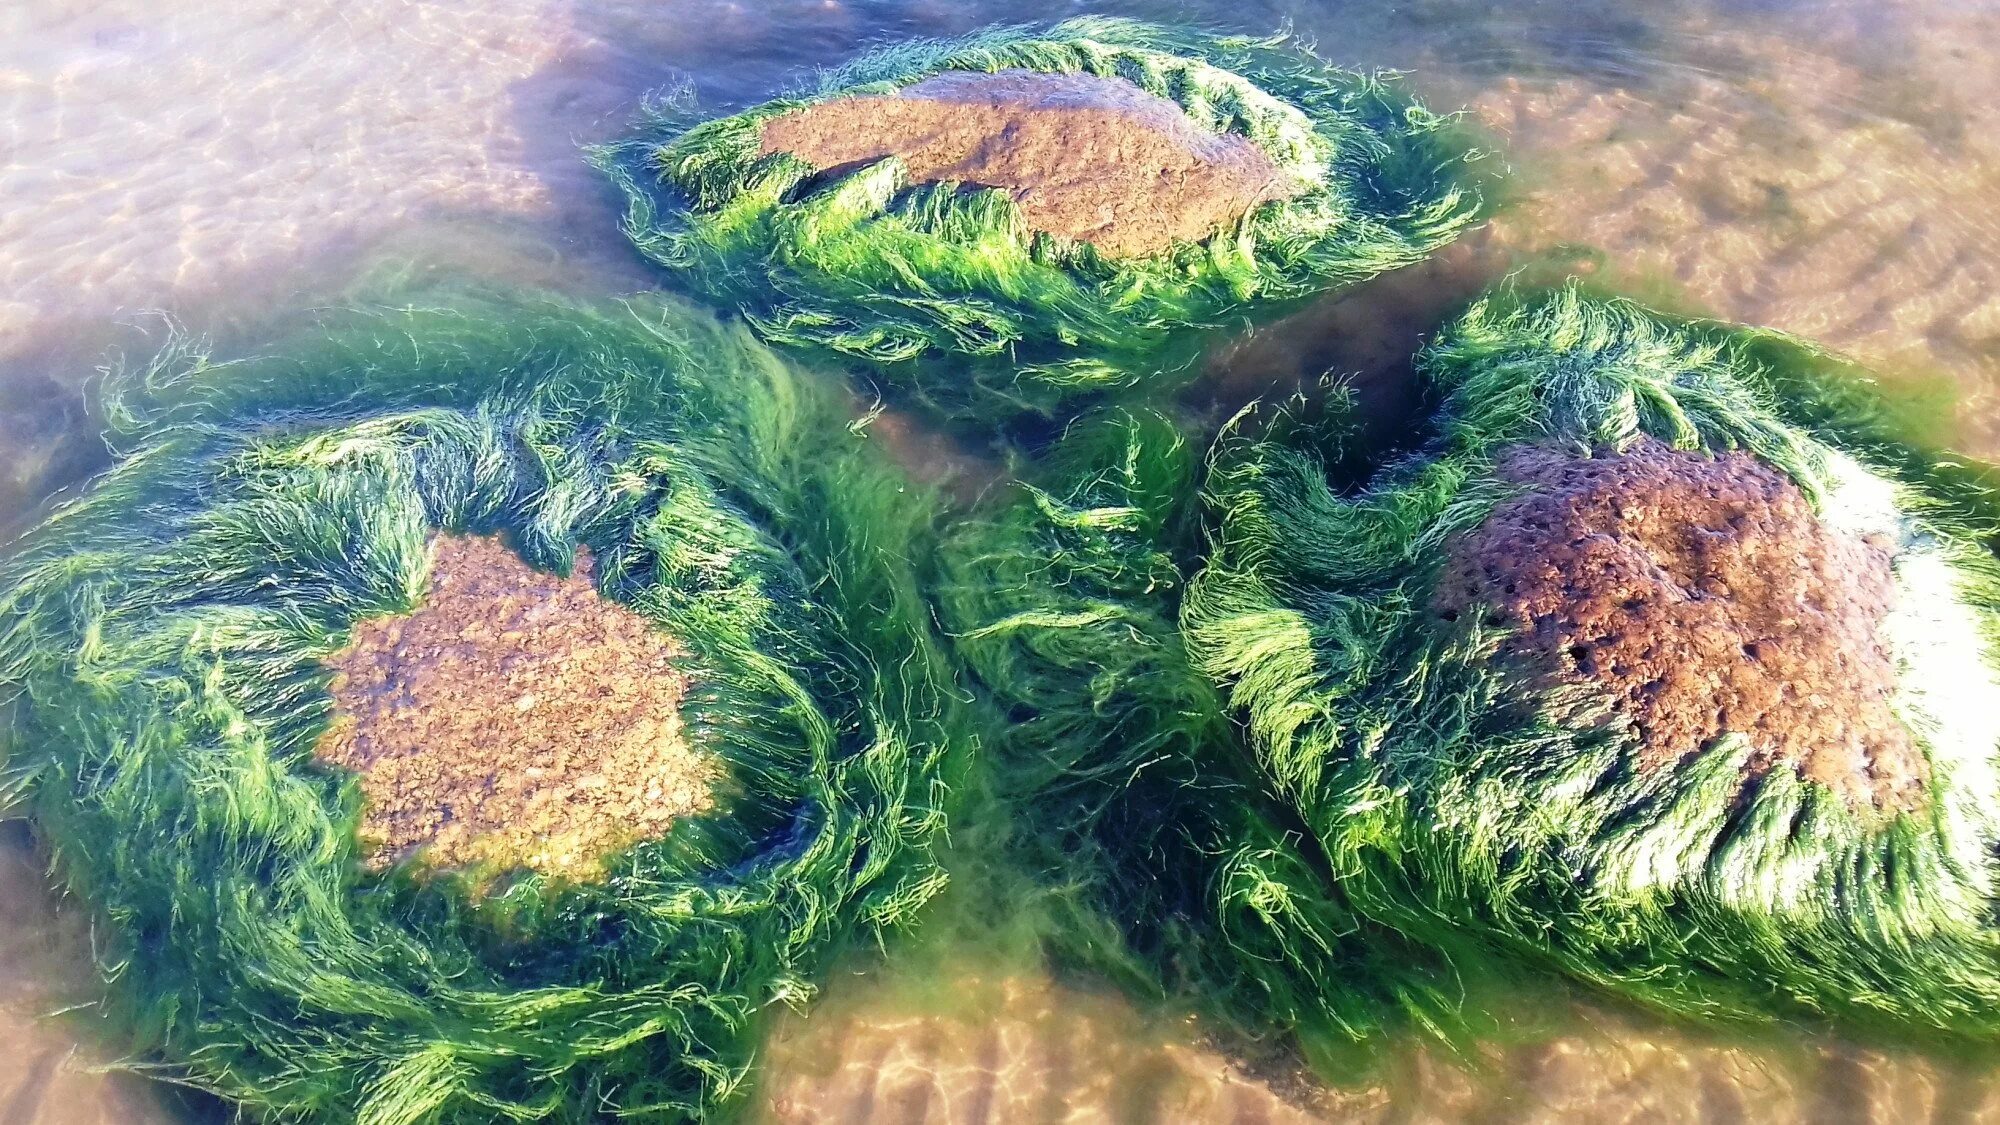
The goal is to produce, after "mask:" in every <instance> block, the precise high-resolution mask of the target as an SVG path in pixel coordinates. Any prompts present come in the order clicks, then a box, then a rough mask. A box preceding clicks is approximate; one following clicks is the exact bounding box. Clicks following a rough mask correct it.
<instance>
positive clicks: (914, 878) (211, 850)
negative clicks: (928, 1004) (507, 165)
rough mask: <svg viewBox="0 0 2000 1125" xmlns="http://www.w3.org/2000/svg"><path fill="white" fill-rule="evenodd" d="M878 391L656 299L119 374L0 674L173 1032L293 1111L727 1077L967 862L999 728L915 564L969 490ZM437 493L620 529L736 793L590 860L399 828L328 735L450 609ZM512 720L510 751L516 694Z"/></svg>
mask: <svg viewBox="0 0 2000 1125" xmlns="http://www.w3.org/2000/svg"><path fill="white" fill-rule="evenodd" d="M843 401H844V399H843V398H841V397H839V396H835V395H833V394H832V393H830V392H828V391H827V390H825V389H823V388H820V387H817V386H815V385H813V384H811V383H808V382H805V381H802V380H801V378H800V377H799V376H798V375H797V374H796V373H794V372H793V371H792V370H791V369H789V368H788V367H786V366H785V365H784V364H782V363H781V362H780V361H779V360H777V359H776V358H775V357H774V356H772V355H771V353H769V352H768V351H766V350H765V349H763V348H762V347H761V345H758V344H756V343H755V342H754V341H753V340H751V339H749V338H748V337H747V335H746V334H745V333H744V332H743V331H742V330H741V329H730V328H724V327H722V326H720V325H718V324H717V323H715V322H714V321H712V320H710V319H709V318H707V316H706V315H705V314H699V313H693V312H690V311H686V310H684V309H682V308H680V307H678V306H676V305H673V304H668V303H662V302H658V301H650V300H648V301H637V302H633V303H631V304H629V305H626V306H619V307H613V308H608V309H584V308H574V307H568V306H560V305H555V304H539V303H534V302H515V301H499V302H492V303H489V304H487V305H483V306H480V307H476V308H473V309H471V310H469V311H461V312H440V311H425V310H408V311H399V312H384V313H379V314H353V315H351V316H344V317H341V318H338V319H337V320H336V322H335V323H334V324H332V325H331V326H330V327H328V328H327V329H326V331H325V332H324V334H315V335H314V336H312V337H311V338H310V339H306V340H304V341H302V342H301V343H300V344H299V346H298V347H297V348H295V349H293V350H288V351H286V352H284V353H282V354H278V355H274V356H270V357H252V358H246V359H240V360H235V361H230V362H213V361H211V360H209V359H208V358H206V357H205V356H204V355H202V354H201V353H200V352H199V351H198V350H196V349H194V348H193V347H191V346H189V345H186V344H183V345H181V346H180V347H178V348H177V349H170V350H169V352H168V353H166V354H164V355H163V356H161V357H160V358H159V359H158V360H157V361H155V362H153V363H152V364H150V365H146V366H141V367H139V368H136V369H133V370H129V371H127V372H125V373H123V374H121V375H119V376H116V377H114V378H113V379H112V380H111V381H110V382H109V384H108V385H107V387H106V393H105V399H104V402H105V416H106V418H107V421H108V425H109V427H110V432H111V437H112V440H113V442H114V444H115V445H116V446H117V450H118V453H119V459H118V462H117V464H116V466H115V467H114V468H112V469H110V470H109V471H107V472H106V473H104V474H103V475H102V476H101V477H100V478H99V479H97V480H96V481H95V482H94V483H93V484H92V485H91V486H90V488H89V489H88V490H87V491H86V492H84V493H83V494H82V495H80V496H79V497H77V498H75V499H74V500H72V501H70V502H69V503H67V504H66V505H64V506H62V507H61V508H60V509H59V510H58V511H57V512H56V513H55V514H54V515H53V516H52V517H51V518H50V520H49V521H48V522H47V524H46V525H45V526H43V527H41V528H40V529H39V530H37V531H35V532H34V533H33V534H31V535H30V536H29V537H28V538H27V539H26V540H25V541H24V542H23V543H22V544H21V545H20V547H19V550H18V552H17V553H16V555H15V556H14V557H13V558H12V559H11V560H10V561H9V562H8V563H7V564H6V567H5V572H4V585H0V590H4V593H0V623H4V624H0V691H4V693H5V702H6V704H7V710H6V717H7V723H6V726H5V728H4V730H5V734H4V737H5V741H6V743H7V744H8V745H9V747H10V749H11V756H10V759H9V762H8V777H9V779H10V785H11V787H12V789H13V790H14V792H15V793H16V794H17V795H18V796H19V797H20V799H21V801H22V803H23V805H24V807H25V808H26V810H27V811H28V812H29V813H31V814H32V816H33V818H34V822H35V824H36V825H37V829H38V832H39V834H40V837H41V839H42V840H44V841H45V843H46V845H47V848H48V850H49V852H50V854H51V857H52V861H53V865H54V869H55V871H56V872H57V874H58V875H59V876H60V878H61V879H62V880H63V882H64V883H65V884H66V885H67V886H69V887H70V888H72V889H73V890H74V891H75V892H76V893H78V894H79V895H80V896H82V897H83V898H84V899H86V900H87V901H89V902H90V903H92V904H94V906H95V907H96V908H97V910H98V911H99V912H100V913H101V917H102V923H101V925H100V926H99V928H98V931H97V933H98V939H99V941H100V942H101V943H102V944H101V946H100V948H99V949H98V950H97V956H98V960H99V963H100V965H101V966H102V969H103V971H104V974H105V976H106V978H107V979H108V981H109V983H110V985H111V986H112V987H111V988H110V990H109V992H110V996H111V1003H112V1005H113V1010H114V1011H115V1012H116V1013H117V1015H118V1016H119V1017H120V1018H121V1019H122V1020H123V1021H125V1023H126V1024H127V1025H128V1026H130V1027H131V1028H132V1029H133V1030H134V1032H135V1039H136V1045H137V1050H138V1051H139V1052H140V1054H141V1056H142V1057H150V1058H153V1059H156V1060H157V1072H158V1073H161V1074H163V1075H166V1076H169V1077H172V1078H174V1079H176V1080H179V1081H184V1082H187V1083H190V1084H193V1085H195V1086H199V1087H202V1088H206V1089H210V1090H214V1091H216V1092H218V1093H220V1094H222V1095H224V1096H227V1097H229V1098H232V1099H235V1100H237V1101H239V1102H240V1103H242V1104H243V1105H244V1106H246V1107H248V1109H249V1110H250V1111H251V1112H252V1113H254V1114H256V1115H258V1116H260V1117H263V1118H269V1119H273V1120H343V1121H361V1122H369V1123H375V1125H389V1123H397V1125H405V1123H417V1122H474V1121H477V1122H492V1121H530V1120H534V1121H576V1122H581V1121H601V1120H607V1119H610V1118H625V1117H632V1118H640V1119H646V1120H665V1119H684V1118H694V1117H706V1116H710V1115H712V1114H713V1113H714V1112H716V1111H717V1110H718V1109H719V1108H721V1107H723V1106H725V1105H727V1104H729V1103H730V1101H731V1099H732V1097H733V1096H734V1095H735V1094H736V1093H737V1092H738V1091H739V1088H740V1084H741V1083H742V1081H743V1079H744V1077H745V1074H746V1072H747V1068H748V1064H749V1059H750V1051H751V1047H752V1045H753V1032H754V1031H755V1030H756V1026H757V1024H758V1023H759V1021H760V1019H761V1017H762V1014H763V1013H765V1012H766V1011H768V1010H769V1009H771V1008H772V1007H773V1006H774V1005H778V1004H799V1003H802V1002H803V1001H804V1000H806V999H807V998H809V997H810V996H811V995H812V994H813V992H814V989H815V974H816V973H817V972H818V971H819V969H820V968H821V967H822V965H823V964H824V963H825V961H826V959H827V958H828V957H829V956H830V955H831V954H832V953H833V952H835V951H836V950H837V949H838V948H840V947H841V946H842V945H843V943H845V942H847V941H850V940H854V939H864V938H868V937H870V936H871V935H877V934H881V933H883V932H886V931H888V930H891V929H893V928H896V927H899V926H902V925H905V924H906V923H908V922H909V921H910V920H911V919H912V918H913V916H914V914H915V912H916V911H917V910H918V908H919V907H920V906H921V905H922V904H923V903H925V901H926V900H927V899H929V898H931V897H932V896H933V895H934V893H935V892H936V891H937V890H938V889H939V887H940V886H941V884H942V881H943V878H944V877H943V875H942V873H941V871H940V868H939V866H938V864H937V862H936V857H935V849H936V846H937V845H938V844H939V843H940V842H941V839H942V835H943V830H944V827H945V809H946V801H947V797H948V796H949V788H950V786H951V785H952V784H953V783H954V782H953V779H954V776H955V773H954V771H956V770H957V769H959V768H960V767H961V766H962V761H961V759H960V758H959V757H958V755H960V754H961V753H962V752H963V751H964V750H965V749H966V748H967V747H968V741H967V738H968V734H967V730H968V728H966V727H965V726H964V725H963V722H962V717H961V716H962V708H961V706H960V703H959V697H958V694H957V693H956V691H955V690H954V689H953V688H952V686H951V684H950V682H949V679H950V673H949V670H948V666H947V664H946V663H945V661H944V658H943V656H942V655H941V652H940V649H939V647H938V645H937V643H936V641H935V638H934V636H933V634H932V633H931V631H930V615H929V610H928V608H927V606H926V604H925V602H924V600H923V598H922V597H921V594H920V590H919V583H918V577H917V571H916V564H915V563H913V561H912V560H913V559H917V558H921V557H922V552H923V551H924V544H925V542H926V541H927V539H928V537H929V535H930V533H931V521H932V519H933V517H934V511H933V508H932V503H931V501H930V499H929V498H928V495H927V494H926V493H924V492H923V491H922V490H920V489H917V488H916V487H914V486H913V485H911V484H910V482H908V480H907V479H906V478H905V477H904V476H903V475H902V474H901V473H900V472H898V471H896V470H894V469H893V468H891V467H890V466H888V465H887V464H886V463H884V462H883V461H882V460H881V459H880V458H879V456H878V455H877V453H876V451H874V450H872V449H871V448H869V446H868V444H867V442H866V441H865V440H864V439H862V438H860V437H857V436H856V435H855V434H854V433H852V432H851V431H850V430H849V428H848V427H847V426H846V425H844V422H845V421H846V417H845V413H844V411H843V409H842V403H843ZM439 533H452V534H458V533H465V534H478V535H490V534H497V535H499V536H501V537H502V540H503V541H504V542H506V543H507V544H509V545H510V546H511V547H512V548H513V550H514V551H516V552H518V553H519V555H520V556H521V558H522V559H524V560H526V561H527V562H528V563H531V564H533V565H534V566H536V567H539V568H542V569H544V570H549V571H554V572H558V573H569V572H570V571H571V569H572V567H576V566H578V561H579V555H580V552H581V551H582V550H583V549H585V548H587V549H588V550H589V551H590V555H591V560H592V565H591V567H590V569H589V571H587V572H586V571H583V570H579V571H578V573H590V574H591V575H592V576H593V577H594V579H595V581H596V587H597V590H598V592H599V593H601V594H602V595H603V596H604V597H605V598H607V599H609V600H610V601H612V602H615V603H619V604H622V605H623V606H624V607H626V608H628V609H629V610H630V611H632V612H634V613H637V614H639V615H641V616H642V617H643V618H645V619H646V620H647V621H648V622H650V623H651V624H653V625H656V626H657V627H658V628H659V630H661V631H662V632H663V633H664V635H666V636H667V637H670V638H672V639H673V641H674V643H675V645H676V646H677V651H676V656H675V660H676V661H677V666H678V667H679V669H680V671H681V672H682V673H683V674H685V676H686V677H687V680H688V684H689V686H688V688H687V691H686V695H685V697H684V698H683V699H682V700H681V703H680V707H681V711H680V719H681V722H682V724H683V733H684V737H685V738H686V739H687V740H688V741H689V742H690V743H691V744H693V745H694V746H695V747H696V748H698V749H700V750H702V751H704V752H705V753H708V754H711V755H713V756H714V757H715V758H717V759H719V761H720V763H721V772H722V775H723V776H722V778H721V780H720V781H718V782H717V784H716V789H715V797H714V806H713V808H712V809H711V810H710V811H708V812H707V813H705V814H703V815H698V816H690V817H686V818H683V819H680V820H678V821H676V822H675V823H674V824H673V825H672V827H671V829H669V830H668V831H666V832H665V834H664V835H660V836H658V837H657V838H653V839H647V840H642V841H640V842H637V843H635V844H632V845H631V846H629V847H627V848H625V849H624V850H623V851H620V852H618V853H617V854H615V855H613V856H611V857H610V858H609V859H608V860H607V861H606V863H605V866H604V869H603V872H602V875H601V877H599V878H595V879H566V878H560V877H554V876H550V875H547V874H544V873H542V872H540V871H538V870H534V869H529V868H521V869H516V870H501V869H486V870H469V871H456V870H450V869H431V868H426V867H424V866H423V865H422V864H421V863H417V862H411V863H405V864H401V865H399V866H396V867H392V868H391V869H389V870H387V871H386V872H379V873H378V872H376V871H372V870H370V869H369V867H368V866H367V865H365V864H364V863H363V858H364V857H363V853H362V849H361V846H360V845H359V843H358V842H357V839H356V825H357V822H358V821H359V819H360V816H361V813H362V809H361V792H360V787H359V785H358V783H357V780H356V778H355V777H354V776H352V775H350V774H348V773H346V772H345V771H342V770H339V769H335V768H332V767H329V766H326V765H323V764H320V763H319V762H317V761H316V760H315V759H314V756H313V750H314V747H315V745H316V743H317V741H318V740H319V739H320V738H321V737H322V735H323V733H324V732H325V731H326V730H327V728H328V724H329V721H330V717H331V711H332V703H331V699H330V694H329V680H330V676H331V673H330V671H329V668H328V665H327V661H328V659H329V657H330V656H331V655H332V654H334V653H335V652H337V651H339V650H341V649H342V647H343V646H344V645H346V644H347V643H348V640H349V638H350V637H351V636H352V635H353V634H354V633H355V632H356V630H357V626H358V623H360V622H363V621H368V620H377V619H380V618H381V617H382V616H383V615H394V614H402V613H408V612H410V611H412V610H413V609H416V608H417V603H418V602H419V600H420V599H421V597H422V595H423V593H424V591H425V588H426V579H427V570H428V569H429V565H430V563H429V559H430V552H429V549H428V547H427V545H428V544H430V543H431V542H432V540H433V537H434V536H435V535H437V534H439ZM490 750H491V754H492V757H493V761H494V763H495V769H496V777H502V778H504V775H505V771H506V767H507V764H508V763H509V762H510V760H512V758H511V755H510V742H509V726H508V723H507V722H506V720H505V718H504V716H502V717H498V718H496V721H495V722H494V724H493V729H492V734H491V747H490ZM954 763H957V764H954Z"/></svg>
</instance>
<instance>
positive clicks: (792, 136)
mask: <svg viewBox="0 0 2000 1125" xmlns="http://www.w3.org/2000/svg"><path fill="white" fill-rule="evenodd" d="M762 148H763V152H764V153H766V154H770V153H774V152H790V153H794V154H796V155H798V156H800V157H802V158H804V159H806V160H808V161H810V162H811V163H813V164H814V165H816V166H818V167H820V168H823V169H832V168H840V167H843V166H849V165H854V164H862V163H871V162H873V161H876V160H880V159H882V158H883V157H886V156H897V157H900V158H901V159H902V160H903V162H904V165H905V166H906V167H907V168H908V171H909V176H910V179H911V180H912V181H914V182H921V183H938V182H958V183H965V184H976V185H980V186H984V187H995V188H1004V189H1006V190H1007V191H1008V192H1009V193H1010V194H1011V195H1012V196H1013V197H1014V200H1015V203H1016V204H1017V205H1018V206H1019V207H1020V209H1021V214H1022V216H1023V218H1024V219H1025V220H1026V221H1027V223H1028V225H1029V226H1030V227H1032V228H1033V229H1035V230H1039V231H1045V232H1048V233H1051V234H1060V235H1064V236H1067V237H1069V238H1074V239H1079V240H1081V241H1084V242H1089V243H1091V244H1092V245H1094V246H1096V247H1097V248H1098V249H1099V250H1100V251H1102V252H1104V253H1106V254H1109V255H1111V256H1113V257H1134V256H1143V255H1148V254H1156V253H1159V252H1161V251H1163V250H1166V249H1167V248H1168V247H1170V246H1171V245H1172V244H1173V243H1174V242H1176V241H1184V242H1196V241H1200V240H1201V239H1204V238H1207V237H1208V236H1210V235H1212V234H1214V233H1215V232H1216V231H1218V230H1220V229H1222V228H1223V227H1225V226H1227V225H1228V224H1230V223H1232V222H1234V221H1236V220H1237V219H1240V218H1241V217H1242V216H1244V215H1245V214H1248V213H1249V212H1250V211H1251V210H1253V209H1255V208H1256V207H1257V206H1258V205H1259V204H1261V203H1264V202H1266V201H1267V200H1272V199H1281V198H1284V197H1286V196H1288V195H1290V194H1292V193H1293V190H1294V189H1293V188H1292V187H1291V186H1290V185H1288V184H1287V182H1286V179H1285V177H1284V176H1283V174H1282V173H1281V172H1280V171H1279V169H1278V167H1277V165H1276V164H1275V163H1274V162H1273V161H1272V160H1271V158H1270V157H1269V156H1268V155H1266V154H1265V152H1264V151H1263V150H1262V149H1260V148H1258V147H1257V146H1256V145H1255V144H1252V143H1251V142H1250V141H1249V140H1247V139H1246V138H1243V137H1239V136H1234V135H1217V134H1214V133H1210V132H1207V131H1205V130H1203V129H1202V128H1200V127H1199V126H1197V125H1196V124H1195V123H1194V122H1193V120H1191V119H1190V118H1189V117H1188V115H1187V114H1186V113H1185V112H1184V111H1182V109H1181V108H1180V107H1179V106H1177V105H1175V104H1174V103H1173V102H1171V101H1168V100H1167V99H1166V98H1163V97H1160V96H1159V95H1157V94H1151V93H1147V92H1146V91H1144V90H1141V89H1139V87H1137V86H1135V85H1133V84H1132V83H1130V82H1128V81H1126V80H1125V79H1122V78H1099V77H1096V76H1093V75H1083V74H1045V73H1040V72H1036V71H1028V70H1003V71H1000V72H998V73H993V74H986V73H974V72H969V71H946V72H945V73H942V74H938V75H934V76H932V77H930V78H926V79H924V80H923V81H921V82H917V83H915V84H913V85H910V86H906V87H904V88H903V89H901V90H898V91H897V92H896V93H894V94H890V95H881V96H863V97H845V98H835V99H833V100H831V101H826V102H821V103H819V104H818V105H813V106H808V107H805V108H803V109H798V110H793V111H791V112H789V113H785V114H781V115H779V116H777V117H774V118H772V119H770V120H769V121H767V122H765V123H764V127H763V135H762Z"/></svg>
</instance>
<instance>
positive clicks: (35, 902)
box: [0, 825, 181, 1125]
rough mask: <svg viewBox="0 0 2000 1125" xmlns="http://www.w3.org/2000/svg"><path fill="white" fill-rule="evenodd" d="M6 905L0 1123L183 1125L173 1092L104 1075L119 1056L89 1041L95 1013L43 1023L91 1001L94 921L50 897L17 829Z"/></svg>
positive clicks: (0, 981)
mask: <svg viewBox="0 0 2000 1125" xmlns="http://www.w3.org/2000/svg"><path fill="white" fill-rule="evenodd" d="M0 903H5V904H6V906H7V909H6V910H4V911H0V1123H5V1125H167V1123H169V1122H173V1121H178V1120H181V1117H180V1116H179V1115H178V1114H177V1113H176V1112H175V1110H174V1108H173V1106H172V1105H171V1104H170V1099H169V1098H168V1097H167V1088H166V1087H163V1086H158V1085H156V1084H154V1083H152V1082H149V1081H147V1080H145V1079H143V1078H139V1077H136V1076H133V1075H130V1074H120V1073H108V1072H106V1071H105V1070H104V1069H103V1068H104V1067H105V1066H107V1065H108V1064H110V1063H111V1062H113V1061H114V1056H113V1055H112V1054H111V1053H110V1051H109V1050H107V1049H104V1048H102V1047H99V1046H97V1045H94V1044H92V1043H91V1042H90V1041H89V1039H90V1031H91V1028H90V1018H91V1017H90V1010H89V1009H87V1008H83V1009H78V1010H77V1011H75V1012H74V1013H73V1014H72V1015H71V1016H70V1017H68V1020H67V1021H66V1022H50V1021H48V1020H45V1019H43V1018H41V1017H42V1016H43V1014H45V1013H49V1012H54V1011H57V1010H59V1009H63V1008H66V1007H69V1006H70V1005H75V1004H85V1003H88V1002H89V1000H90V998H91V989H90V987H89V984H88V982H89V981H90V979H91V970H90V962H89V959H88V958H89V952H88V951H89V949H90V920H89V916H88V915H87V914H86V913H84V912H83V911H82V910H81V909H78V908H76V907H75V906H74V904H71V903H67V902H64V901H62V900H59V899H58V898H57V897H56V896H55V895H52V894H50V893H49V891H48V890H47V888H46V887H45V886H44V885H43V882H42V867H41V865H40V863H39V861H37V859H36V858H35V856H34V855H33V853H32V851H31V850H30V849H29V847H28V844H27V839H26V834H25V833H23V832H21V831H20V830H19V826H18V825H10V826H7V827H6V828H0Z"/></svg>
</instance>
